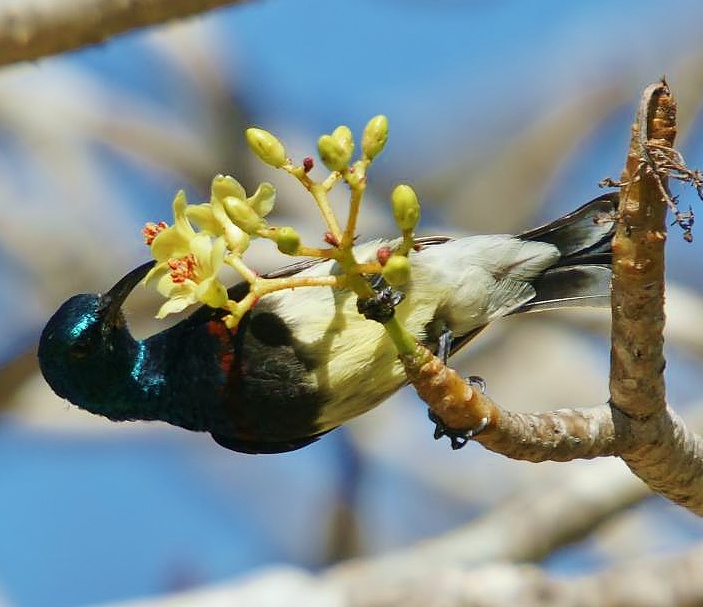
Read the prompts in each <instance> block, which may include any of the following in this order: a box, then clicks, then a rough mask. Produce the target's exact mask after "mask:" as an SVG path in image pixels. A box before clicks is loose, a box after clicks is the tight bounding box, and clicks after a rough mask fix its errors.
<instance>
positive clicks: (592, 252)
mask: <svg viewBox="0 0 703 607" xmlns="http://www.w3.org/2000/svg"><path fill="white" fill-rule="evenodd" d="M617 205H618V194H617V192H611V193H609V194H604V195H603V196H599V197H598V198H595V199H593V200H591V201H590V202H587V203H586V204H585V205H583V206H582V207H581V208H579V209H577V210H575V211H574V212H573V213H569V214H568V215H566V216H564V217H562V218H560V219H557V220H556V221H554V222H552V223H550V224H547V225H545V226H542V227H541V228H536V229H534V230H530V231H529V232H525V233H524V234H521V235H520V238H523V239H525V240H539V241H542V242H548V243H550V244H553V245H555V246H556V247H557V248H558V249H559V251H560V252H561V255H562V256H561V259H560V260H559V261H558V262H557V263H556V264H555V266H554V267H552V268H550V269H548V270H546V271H545V272H544V273H543V274H542V276H540V277H539V278H537V280H535V281H534V282H533V286H534V288H535V290H536V291H537V295H536V296H535V298H534V299H532V300H531V301H529V302H528V303H526V304H525V305H523V306H521V307H520V308H519V309H518V310H516V312H536V311H539V310H551V309H554V308H569V307H606V306H608V305H609V303H610V277H611V271H610V263H611V260H612V255H611V248H610V243H611V240H612V238H613V233H614V231H615V213H616V212H617V208H618V207H617Z"/></svg>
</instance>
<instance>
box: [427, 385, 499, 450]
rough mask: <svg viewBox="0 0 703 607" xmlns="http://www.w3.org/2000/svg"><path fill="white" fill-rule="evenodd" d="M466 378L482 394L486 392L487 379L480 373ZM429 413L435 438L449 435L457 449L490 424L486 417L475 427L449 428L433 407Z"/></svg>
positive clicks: (452, 444)
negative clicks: (480, 375) (433, 426)
mask: <svg viewBox="0 0 703 607" xmlns="http://www.w3.org/2000/svg"><path fill="white" fill-rule="evenodd" d="M466 380H467V381H468V382H469V383H470V384H473V385H475V386H476V387H477V388H478V389H479V390H480V391H481V394H484V393H485V392H486V380H485V379H483V378H482V377H479V376H478V375H469V377H467V378H466ZM427 415H428V417H429V418H430V421H432V422H434V425H435V429H434V435H433V436H434V439H435V440H439V439H440V438H442V437H443V436H446V437H448V438H449V441H450V443H451V447H452V449H454V450H455V451H456V450H457V449H461V448H462V447H463V446H464V445H466V443H468V442H469V440H471V439H472V438H473V437H474V436H476V435H477V434H479V433H480V432H482V431H483V430H485V428H486V426H487V425H488V418H486V417H484V418H483V419H482V420H481V422H480V423H479V425H478V426H476V427H475V428H468V429H463V430H458V429H456V428H448V427H447V426H446V424H445V423H444V422H443V421H442V420H441V419H440V418H439V416H438V415H437V414H436V413H435V412H434V411H432V410H431V409H428V411H427Z"/></svg>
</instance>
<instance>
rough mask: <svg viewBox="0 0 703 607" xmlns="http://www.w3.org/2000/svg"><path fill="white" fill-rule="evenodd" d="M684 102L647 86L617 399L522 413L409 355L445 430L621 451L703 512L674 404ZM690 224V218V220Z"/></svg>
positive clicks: (700, 461)
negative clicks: (672, 350)
mask: <svg viewBox="0 0 703 607" xmlns="http://www.w3.org/2000/svg"><path fill="white" fill-rule="evenodd" d="M675 132H676V106H675V103H674V101H673V98H672V96H671V93H670V91H669V88H668V85H667V84H666V82H664V81H662V82H659V83H656V84H653V85H651V86H649V87H647V89H646V90H645V91H644V93H643V96H642V101H641V103H640V107H639V111H638V114H637V119H636V121H635V124H634V125H633V127H632V141H631V145H630V151H629V153H628V157H627V163H626V168H625V171H624V173H623V176H622V180H621V183H620V185H621V194H620V211H619V217H618V225H617V230H616V234H615V236H614V239H613V283H612V315H613V320H612V323H613V328H612V346H611V379H610V390H611V401H610V403H609V404H608V405H601V406H596V407H590V408H585V409H562V410H559V411H550V412H547V413H537V414H524V413H518V412H513V411H508V410H506V409H503V408H502V407H500V406H498V405H497V404H496V403H494V402H493V401H492V400H491V399H490V398H488V397H487V396H486V395H484V394H482V393H481V392H480V391H479V390H476V389H475V388H474V387H472V386H471V385H470V384H469V383H467V382H466V381H464V379H463V378H462V377H460V376H459V375H458V374H457V373H456V372H455V371H453V370H452V369H449V368H447V367H445V366H444V365H443V364H442V362H441V361H440V360H439V359H437V358H436V357H435V356H433V355H432V353H431V352H429V351H428V350H426V349H424V348H422V347H419V348H418V349H417V350H416V352H415V353H414V354H413V355H409V356H403V357H401V360H402V362H403V364H404V365H405V369H406V373H407V375H408V379H409V380H410V382H411V383H412V384H413V385H414V386H415V388H416V390H417V391H418V394H419V395H420V397H421V398H422V399H423V400H425V401H426V402H427V403H428V404H429V406H430V410H431V411H432V413H433V414H434V416H435V417H436V418H438V419H439V420H440V421H441V422H442V423H443V424H444V425H445V426H446V427H447V428H449V429H451V430H457V431H463V430H469V429H471V428H481V427H484V426H485V428H484V429H483V430H482V431H481V432H480V433H479V434H477V435H476V436H475V437H474V440H476V441H477V442H480V443H481V444H482V445H484V446H485V447H486V448H488V449H491V450H492V451H496V452H498V453H502V454H504V455H507V456H508V457H512V458H515V459H525V460H529V461H544V460H555V461H568V460H571V459H576V458H592V457H598V456H604V455H619V456H620V457H622V459H623V460H624V461H625V462H626V463H627V465H628V466H629V467H630V469H631V470H632V471H633V472H634V473H635V474H636V475H637V476H639V477H640V478H641V479H642V480H644V481H645V483H647V485H648V486H649V487H650V488H652V489H654V490H655V491H657V492H659V493H661V494H662V495H664V496H666V497H668V498H669V499H671V500H673V501H675V502H676V503H679V504H681V505H684V506H686V507H687V508H689V509H690V510H692V511H694V512H696V513H697V514H700V515H703V440H701V438H700V437H698V436H697V435H695V434H694V433H693V432H691V431H690V430H688V429H687V428H686V426H685V424H684V423H683V422H682V421H681V420H680V419H679V418H678V417H677V416H676V415H675V414H674V413H673V411H671V410H670V409H669V408H668V407H667V406H666V401H665V389H664V379H663V370H664V357H663V352H662V346H663V337H662V330H663V327H664V311H663V305H664V243H665V240H666V225H665V219H666V212H667V208H669V209H671V210H672V211H673V212H674V215H675V218H676V223H679V225H680V226H681V227H682V228H683V229H684V238H686V239H687V240H690V239H691V233H690V228H691V225H692V215H691V217H690V218H687V217H686V215H685V214H681V213H680V212H678V210H677V206H676V200H675V199H673V198H672V197H671V195H670V194H669V192H668V189H667V177H668V176H670V175H671V176H672V177H675V178H677V179H682V180H683V181H687V182H688V183H691V184H692V185H693V186H694V187H696V188H697V189H698V190H699V193H700V189H701V187H700V182H701V180H700V172H699V171H691V170H689V169H688V168H687V167H685V164H684V162H683V158H682V157H681V155H680V154H679V153H678V152H676V151H675V150H674V149H673V147H672V146H673V142H674V135H675ZM687 222H688V223H687Z"/></svg>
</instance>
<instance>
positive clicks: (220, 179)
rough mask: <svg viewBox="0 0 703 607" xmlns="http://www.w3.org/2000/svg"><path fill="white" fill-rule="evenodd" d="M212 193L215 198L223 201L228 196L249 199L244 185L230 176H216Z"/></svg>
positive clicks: (211, 189)
mask: <svg viewBox="0 0 703 607" xmlns="http://www.w3.org/2000/svg"><path fill="white" fill-rule="evenodd" d="M210 192H211V195H212V197H213V198H217V199H218V200H222V199H223V198H225V197H227V196H234V197H235V198H241V199H242V200H244V199H245V198H246V197H247V194H246V192H245V191H244V188H243V187H242V185H241V184H240V183H239V182H238V181H237V180H236V179H235V178H234V177H231V176H230V175H215V177H213V179H212V185H211V186H210Z"/></svg>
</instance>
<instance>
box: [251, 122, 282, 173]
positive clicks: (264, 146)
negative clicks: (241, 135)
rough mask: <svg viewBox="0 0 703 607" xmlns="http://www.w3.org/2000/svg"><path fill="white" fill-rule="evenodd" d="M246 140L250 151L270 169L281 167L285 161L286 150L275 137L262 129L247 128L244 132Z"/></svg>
mask: <svg viewBox="0 0 703 607" xmlns="http://www.w3.org/2000/svg"><path fill="white" fill-rule="evenodd" d="M245 134H246V138H247V143H248V144H249V147H250V148H251V151H252V152H254V154H256V155H257V156H258V157H259V159H260V160H262V161H263V162H265V163H266V164H270V165H271V166H272V167H275V168H279V167H282V166H283V165H284V164H285V163H286V161H287V158H286V148H285V147H283V144H282V143H281V142H280V141H279V139H278V138H277V137H275V136H274V135H272V134H271V133H269V132H268V131H265V130H263V129H256V128H249V129H247V130H246V133H245Z"/></svg>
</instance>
